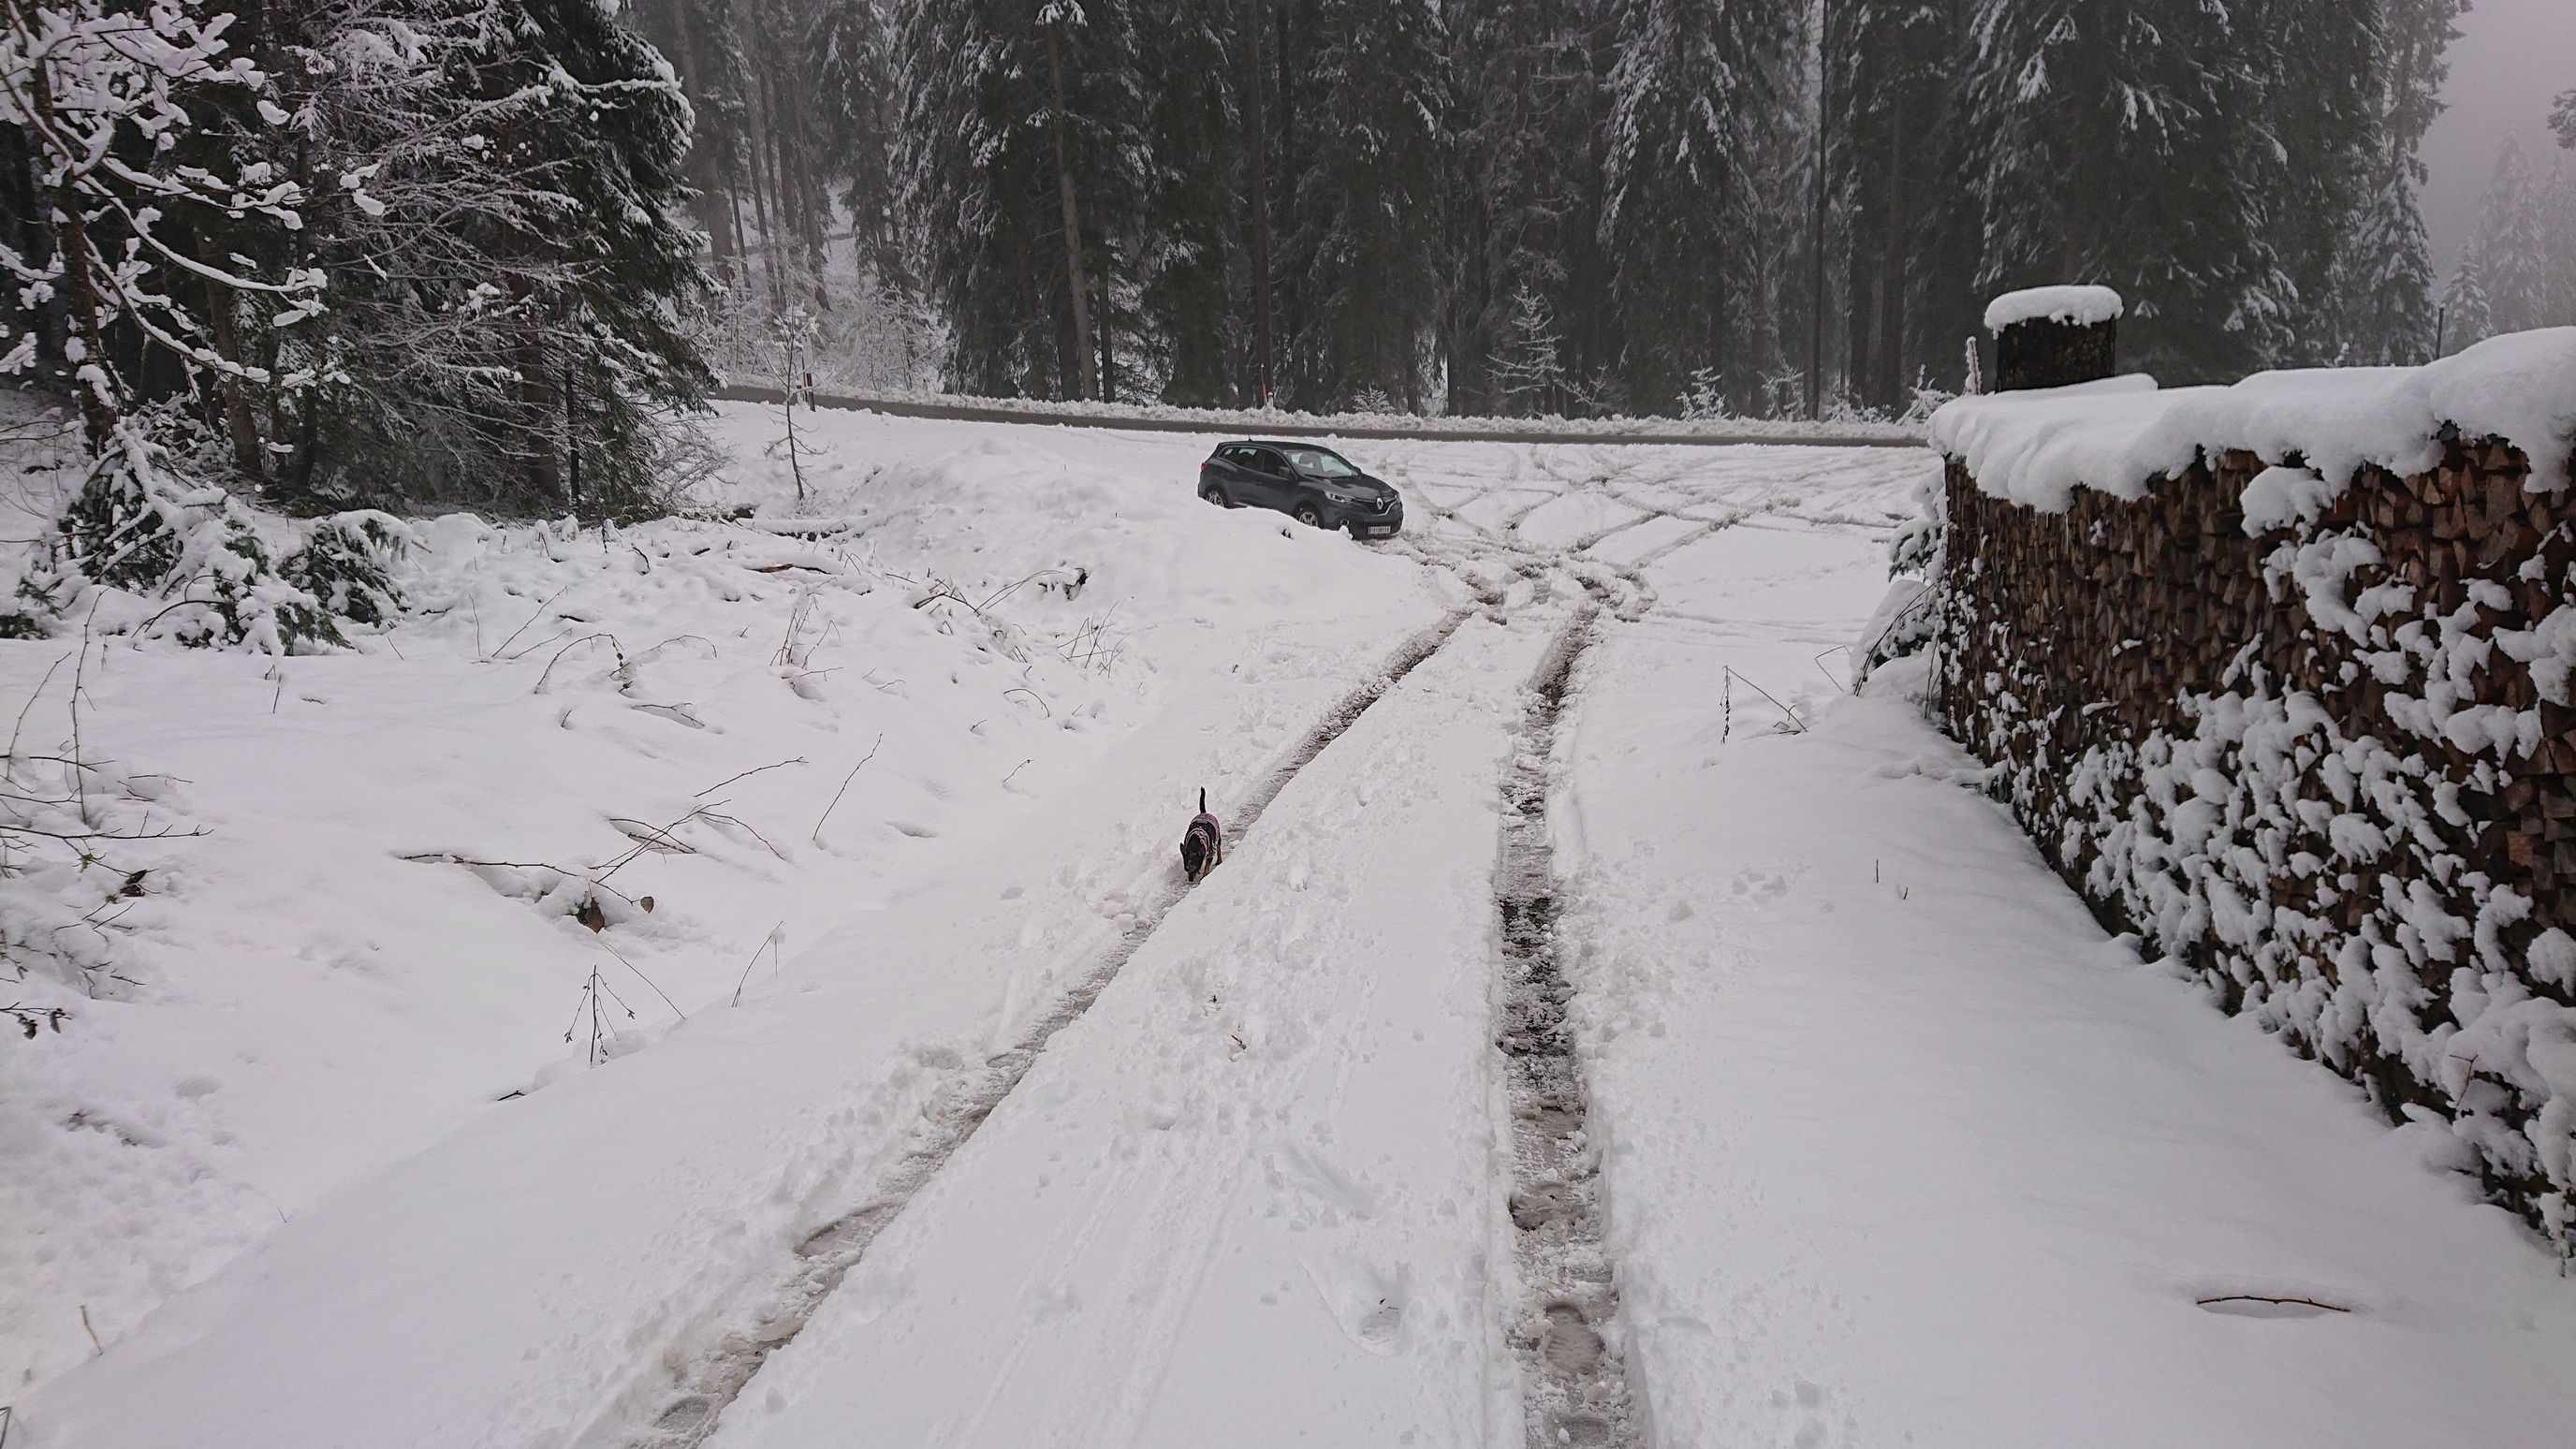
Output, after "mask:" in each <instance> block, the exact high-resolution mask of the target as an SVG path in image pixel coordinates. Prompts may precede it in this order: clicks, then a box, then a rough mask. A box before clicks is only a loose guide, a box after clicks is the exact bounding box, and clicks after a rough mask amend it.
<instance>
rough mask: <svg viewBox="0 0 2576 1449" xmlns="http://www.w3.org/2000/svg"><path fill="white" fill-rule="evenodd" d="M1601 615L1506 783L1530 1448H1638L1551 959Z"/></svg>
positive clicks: (1521, 1340) (1597, 1200)
mask: <svg viewBox="0 0 2576 1449" xmlns="http://www.w3.org/2000/svg"><path fill="white" fill-rule="evenodd" d="M1598 620H1599V613H1598V611H1597V610H1593V609H1586V610H1585V611H1583V612H1582V613H1581V614H1579V615H1577V616H1576V618H1575V620H1574V621H1573V623H1571V624H1570V625H1568V626H1567V628H1566V631H1565V633H1564V634H1563V635H1562V636H1561V638H1560V639H1559V642H1558V644H1557V646H1556V647H1555V648H1554V649H1553V650H1551V651H1550V652H1549V655H1548V657H1547V659H1546V660H1545V661H1544V662H1543V663H1542V664H1541V665H1540V667H1539V671H1538V674H1537V676H1536V677H1535V678H1534V679H1533V680H1532V681H1531V682H1530V685H1529V703H1528V706H1527V709H1526V712H1525V714H1524V716H1523V720H1522V726H1521V739H1520V745H1519V748H1518V749H1517V750H1516V751H1515V753H1514V757H1513V760H1512V763H1511V766H1510V768H1509V771H1508V772H1507V774H1506V775H1505V777H1504V781H1503V794H1504V805H1505V811H1504V815H1503V825H1502V843H1501V855H1502V858H1501V862H1500V864H1499V866H1498V867H1497V870H1496V874H1495V883H1494V904H1495V911H1496V915H1497V918H1498V920H1499V924H1500V928H1501V954H1500V961H1499V967H1498V977H1497V981H1496V986H1495V1003H1494V1014H1495V1022H1494V1045H1495V1049H1496V1051H1497V1052H1498V1053H1499V1054H1500V1057H1501V1072H1502V1079H1503V1100H1504V1103H1505V1106H1506V1109H1507V1110H1508V1111H1509V1113H1510V1120H1509V1122H1508V1124H1507V1131H1508V1132H1509V1134H1510V1142H1511V1164H1512V1166H1511V1171H1512V1181H1511V1192H1510V1196H1509V1198H1508V1204H1509V1210H1510V1214H1511V1222H1512V1235H1511V1236H1512V1244H1513V1254H1512V1256H1513V1266H1514V1268H1515V1270H1516V1272H1517V1276H1518V1279H1519V1288H1520V1298H1519V1303H1518V1307H1517V1310H1516V1312H1515V1313H1514V1316H1513V1319H1512V1321H1511V1322H1510V1323H1509V1324H1508V1325H1507V1328H1506V1338H1507V1340H1508V1342H1509V1344H1510V1346H1511V1349H1512V1352H1513V1354H1514V1357H1515V1358H1516V1359H1517V1360H1518V1362H1519V1365H1520V1370H1521V1408H1522V1415H1523V1420H1522V1422H1523V1431H1524V1436H1525V1442H1526V1443H1527V1444H1528V1445H1529V1446H1530V1449H1559V1446H1569V1445H1610V1446H1627V1445H1634V1444H1636V1443H1639V1442H1640V1441H1641V1440H1642V1438H1643V1435H1642V1432H1641V1429H1642V1425H1641V1424H1640V1422H1639V1414H1638V1408H1637V1396H1636V1393H1635V1388H1634V1385H1633V1383H1632V1382H1631V1379H1630V1375H1629V1369H1628V1365H1627V1363H1626V1361H1625V1359H1624V1356H1623V1351H1622V1348H1621V1345H1620V1343H1619V1337H1618V1334H1617V1330H1616V1319H1617V1315H1618V1310H1619V1286H1618V1281H1617V1275H1616V1273H1615V1272H1614V1270H1613V1268H1612V1264H1611V1261H1610V1255H1609V1249H1608V1246H1607V1244H1606V1242H1605V1240H1604V1236H1603V1224H1602V1212H1601V1184H1600V1177H1601V1163H1600V1157H1599V1152H1598V1149H1597V1146H1596V1145H1595V1143H1594V1142H1593V1141H1592V1139H1591V1136H1590V1133H1589V1130H1588V1124H1589V1121H1590V1111H1591V1108H1590V1102H1589V1094H1588V1092H1587V1089H1586V1086H1585V1083H1584V1079H1583V1071H1582V1066H1581V1063H1580V1062H1579V1060H1578V1059H1577V1058H1576V1056H1575V1051H1574V1036H1573V1031H1572V1028H1571V1027H1570V1026H1569V1025H1568V1023H1567V1021H1566V1004H1567V1002H1569V1001H1570V1000H1571V999H1572V998H1573V995H1574V988H1573V987H1572V986H1571V985H1570V984H1569V983H1568V982H1567V981H1566V978H1565V975H1564V972H1563V971H1562V969H1561V967H1560V963H1559V961H1558V957H1557V938H1556V924H1557V916H1558V909H1559V902H1558V893H1557V882H1556V873H1555V851H1554V848H1553V846H1552V845H1551V843H1550V840H1549V835H1548V819H1547V810H1548V796H1549V793H1550V791H1551V789H1552V788H1553V786H1554V783H1555V773H1556V772H1555V769H1554V765H1553V757H1554V754H1555V745H1556V731H1557V724H1558V721H1559V719H1560V718H1561V716H1562V715H1563V713H1564V709H1565V704H1566V699H1567V695H1568V692H1569V689H1570V686H1571V683H1572V679H1573V673H1574V666H1575V663H1576V661H1577V660H1578V659H1580V658H1581V657H1582V654H1583V652H1584V650H1585V649H1586V648H1588V647H1589V646H1590V644H1591V642H1592V640H1593V638H1594V637H1595V631H1596V626H1597V624H1598Z"/></svg>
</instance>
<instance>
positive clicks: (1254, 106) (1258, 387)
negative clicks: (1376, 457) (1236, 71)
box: [1249, 0, 1279, 408]
mask: <svg viewBox="0 0 2576 1449" xmlns="http://www.w3.org/2000/svg"><path fill="white" fill-rule="evenodd" d="M1269 28H1270V4H1269V0H1253V6H1252V25H1251V32H1252V64H1251V66H1250V67H1249V73H1250V75H1251V77H1252V97H1251V101H1250V110H1251V112H1252V311H1253V328H1252V337H1253V349H1254V352H1253V359H1252V381H1253V388H1254V391H1255V394H1256V397H1255V399H1254V400H1255V402H1256V403H1257V404H1258V405H1259V406H1261V407H1265V408H1266V407H1268V406H1270V366H1271V360H1272V359H1273V358H1276V357H1277V356H1278V355H1279V348H1278V342H1277V338H1276V336H1275V334H1274V332H1273V321H1272V316H1271V310H1270V306H1271V293H1272V291H1273V290H1274V288H1273V285H1272V280H1271V275H1270V97H1269V94H1268V88H1267V86H1266V85H1265V83H1264V82H1265V80H1266V76H1267V73H1266V71H1265V70H1264V68H1263V67H1264V62H1263V59H1262V42H1263V40H1264V39H1265V32H1267V31H1268V30H1269Z"/></svg>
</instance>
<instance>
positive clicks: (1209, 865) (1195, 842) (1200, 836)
mask: <svg viewBox="0 0 2576 1449" xmlns="http://www.w3.org/2000/svg"><path fill="white" fill-rule="evenodd" d="M1224 859H1225V832H1224V831H1223V830H1222V829H1221V828H1219V827H1218V825H1217V823H1216V817H1215V816H1213V815H1210V814H1209V813H1208V809H1207V792H1206V791H1205V790H1201V791H1200V792H1199V813H1198V814H1197V815H1196V816H1194V817H1192V818H1191V820H1190V828H1189V829H1187V830H1184V831H1182V832H1181V870H1182V872H1183V873H1184V874H1186V875H1187V876H1189V878H1190V879H1191V880H1193V881H1195V880H1197V879H1198V878H1199V877H1200V876H1203V875H1205V874H1207V873H1208V872H1209V871H1212V870H1214V869H1216V868H1217V865H1218V864H1219V863H1220V862H1222V861H1223V860H1224Z"/></svg>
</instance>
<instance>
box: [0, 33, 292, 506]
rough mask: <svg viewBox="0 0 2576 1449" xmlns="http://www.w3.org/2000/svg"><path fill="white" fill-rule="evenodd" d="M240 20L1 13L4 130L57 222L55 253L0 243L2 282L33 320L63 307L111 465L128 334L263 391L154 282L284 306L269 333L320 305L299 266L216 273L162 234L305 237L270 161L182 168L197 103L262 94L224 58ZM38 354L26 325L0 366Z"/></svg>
mask: <svg viewBox="0 0 2576 1449" xmlns="http://www.w3.org/2000/svg"><path fill="white" fill-rule="evenodd" d="M232 23H233V17H232V16H230V15H228V14H220V15H208V14H207V13H206V11H205V7H204V6H203V5H201V4H198V3H196V0H157V3H154V4H152V5H150V6H149V7H147V8H145V9H143V10H141V11H139V12H137V11H134V10H132V9H130V8H126V7H121V6H120V7H115V8H111V7H110V5H109V4H108V3H107V0H0V122H5V123H7V124H10V125H13V126H15V127H17V128H18V129H19V131H20V132H21V133H22V134H23V136H24V137H25V139H26V142H27V144H28V146H29V149H30V150H31V152H32V153H33V160H34V168H33V169H34V181H35V184H36V187H37V189H38V191H39V193H40V195H41V197H42V202H43V204H44V205H45V206H46V207H47V208H49V211H50V220H51V222H52V228H51V231H52V236H51V242H52V245H51V247H50V248H49V249H48V254H47V255H44V256H41V257H36V256H29V255H27V254H26V252H25V251H24V250H22V249H21V247H19V246H18V245H15V244H10V243H0V269H5V270H6V271H7V272H8V273H9V275H10V276H11V277H13V278H14V279H16V281H17V282H18V283H19V285H20V289H21V301H22V303H23V304H24V305H25V307H26V308H27V310H28V311H30V312H31V313H32V312H33V311H34V310H35V309H36V308H37V307H38V306H40V305H41V304H44V303H46V302H50V301H54V300H56V299H57V298H59V299H60V301H61V302H62V303H63V304H64V307H65V310H66V311H67V312H68V314H69V322H70V332H71V335H70V337H69V338H68V339H67V340H66V342H65V345H64V352H65V359H66V361H68V362H69V363H70V364H72V370H73V380H74V381H75V383H76V384H77V386H78V389H79V392H80V396H81V406H82V421H83V424H84V427H85V429H86V431H87V434H88V437H89V442H90V445H91V448H92V450H93V451H94V452H97V453H100V454H102V455H104V454H105V453H107V452H109V451H111V449H110V447H109V444H110V439H111V435H112V434H113V433H114V432H115V431H116V429H117V426H118V424H119V422H120V420H121V419H122V418H123V417H124V416H125V414H127V413H128V412H129V411H130V410H131V409H132V406H133V402H134V393H133V390H132V388H131V386H130V385H129V383H128V381H127V380H126V379H125V378H123V377H121V376H120V375H119V373H118V370H117V367H116V364H115V361H114V360H113V356H112V354H111V352H110V349H109V348H108V346H107V345H106V334H107V332H108V331H109V329H111V328H114V327H116V326H118V325H119V324H123V325H126V326H129V327H132V328H133V329H135V330H136V331H138V332H140V333H142V334H143V335H144V336H146V337H148V338H150V339H151V340H152V341H154V342H156V343H158V344H160V345H161V346H163V347H166V348H168V349H169V350H170V351H172V352H173V353H176V354H177V355H178V356H180V357H181V358H183V359H185V360H186V361H187V362H188V363H189V364H191V365H194V366H198V367H203V368H207V369H209V370H212V371H215V372H218V373H223V374H227V375H229V376H232V377H235V378H239V379H242V380H249V381H258V382H267V381H269V380H270V375H269V373H268V370H267V369H265V368H263V367H260V366H257V365H255V364H252V363H249V362H246V361H244V360H242V359H241V358H239V357H235V356H228V355H227V354H226V353H225V352H224V351H223V350H221V349H219V348H218V347H216V346H215V345H214V344H213V340H212V336H211V329H210V327H209V325H208V324H207V322H206V321H204V320H203V319H201V318H200V317H198V316H197V315H196V314H195V313H193V312H191V311H190V310H189V309H188V307H187V306H186V305H185V304H184V303H183V302H182V301H181V300H180V299H179V298H177V297H175V296H174V295H172V293H171V292H170V291H168V290H166V289H165V287H164V286H162V285H160V284H159V282H158V281H156V272H157V271H158V270H159V269H161V268H174V269H176V270H177V271H179V272H182V273H185V274H187V275H188V276H190V277H193V278H195V279H196V280H198V281H200V282H201V283H203V284H204V285H205V287H206V290H207V292H208V295H209V300H210V302H211V303H212V305H213V306H215V307H223V306H227V305H231V303H232V301H233V296H234V294H258V295H263V296H267V297H271V298H274V299H277V300H278V301H281V302H283V303H284V304H285V305H284V310H283V311H282V312H281V313H280V314H279V315H278V316H277V317H275V318H273V319H272V325H290V324H291V323H293V322H294V321H298V320H301V319H302V318H304V317H308V316H311V315H313V314H314V313H316V312H318V311H319V310H320V308H321V292H322V289H323V276H322V273H321V272H319V271H318V270H315V269H312V268H299V267H291V266H290V267H286V268H283V269H282V271H281V275H280V276H279V277H278V278H277V279H275V280H270V279H267V278H263V277H261V276H259V275H257V274H256V269H255V267H254V266H253V265H252V264H250V262H249V260H248V258H246V257H243V256H241V255H239V253H238V252H234V253H232V254H230V255H228V256H227V258H226V261H227V262H229V263H230V264H229V265H227V264H225V263H221V262H215V261H209V260H207V259H206V258H205V257H204V256H201V255H197V254H196V253H197V252H198V251H200V250H204V249H203V248H197V247H191V246H186V245H173V244H172V243H171V242H170V241H168V240H166V239H165V238H164V236H163V235H162V233H163V231H164V230H165V228H170V227H175V228H178V229H180V230H181V231H183V232H189V233H193V232H195V231H198V230H200V229H206V228H211V229H212V230H214V231H218V232H220V231H223V230H226V229H228V228H230V227H237V226H239V225H241V224H243V223H251V224H254V225H266V226H272V227H276V228H280V229H283V230H285V231H288V232H292V231H295V230H297V229H298V228H300V227H301V226H302V224H303V219H302V216H301V214H300V213H299V211H298V210H297V208H298V206H299V205H300V204H301V203H302V201H303V199H304V189H303V187H302V186H301V185H299V184H298V183H297V182H295V181H293V180H291V179H288V178H284V177H281V176H279V175H277V174H276V169H275V167H273V166H272V165H271V164H270V163H268V162H265V161H251V162H248V163H246V164H244V165H243V166H241V167H240V168H239V169H237V170H236V171H234V172H233V174H231V175H229V176H227V175H224V174H221V173H220V172H218V171H217V170H215V169H214V168H213V167H211V166H209V165H207V164H203V163H204V161H205V160H206V159H210V158H197V159H194V160H183V159H182V156H183V148H182V142H183V141H184V140H185V139H186V138H187V137H188V136H189V134H190V132H191V131H192V130H193V129H194V127H195V117H194V116H193V115H192V114H191V111H190V109H189V105H190V103H191V102H192V101H199V100H209V101H210V99H211V98H212V97H213V96H214V95H215V93H217V92H221V91H227V90H237V91H241V92H244V93H253V94H255V93H260V92H262V91H264V90H265V88H266V87H267V84H268V81H267V77H265V76H263V75H262V74H261V73H260V72H259V71H258V70H257V69H256V68H255V67H254V66H253V65H252V64H251V62H250V61H249V60H248V59H247V58H245V57H241V56H233V57H230V58H227V57H226V56H225V54H224V52H225V48H226V47H225V40H224V32H225V31H226V30H227V29H229V28H230V27H231V25H232ZM37 353H38V337H37V334H36V331H35V329H34V328H33V327H32V326H31V327H29V328H28V330H26V331H25V332H24V333H22V334H21V335H19V336H18V337H15V338H13V339H11V345H10V347H9V349H8V351H7V352H6V354H5V355H0V361H5V362H6V363H7V365H8V366H9V367H10V369H11V370H13V371H14V370H23V369H25V368H26V367H28V366H30V365H31V364H32V363H33V362H34V361H35V359H36V357H37ZM113 451H119V452H126V453H130V452H131V450H130V449H117V450H113Z"/></svg>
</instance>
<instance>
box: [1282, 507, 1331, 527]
mask: <svg viewBox="0 0 2576 1449" xmlns="http://www.w3.org/2000/svg"><path fill="white" fill-rule="evenodd" d="M1290 516H1291V517H1293V518H1295V519H1296V520H1297V521H1298V522H1299V523H1302V524H1304V525H1306V526H1307V527H1308V528H1321V527H1323V526H1324V515H1323V511H1322V510H1320V509H1318V508H1317V507H1315V505H1314V504H1312V503H1300V504H1298V505H1297V511H1296V512H1295V513H1294V514H1292V515H1290Z"/></svg>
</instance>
